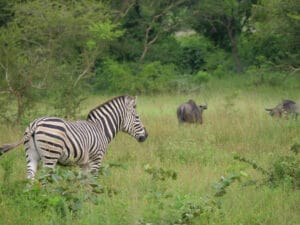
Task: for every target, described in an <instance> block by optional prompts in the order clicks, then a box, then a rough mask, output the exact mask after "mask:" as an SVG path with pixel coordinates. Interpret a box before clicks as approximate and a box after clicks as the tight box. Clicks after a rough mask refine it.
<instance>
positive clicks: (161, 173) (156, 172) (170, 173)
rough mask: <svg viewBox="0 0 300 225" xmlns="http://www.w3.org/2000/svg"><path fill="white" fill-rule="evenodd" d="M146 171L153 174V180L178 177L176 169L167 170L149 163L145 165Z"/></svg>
mask: <svg viewBox="0 0 300 225" xmlns="http://www.w3.org/2000/svg"><path fill="white" fill-rule="evenodd" d="M144 171H145V172H147V173H148V174H150V175H152V179H153V180H167V179H168V178H171V179H173V180H176V179H177V172H175V171H174V170H165V169H163V168H156V167H151V166H150V165H149V164H147V165H145V166H144Z"/></svg>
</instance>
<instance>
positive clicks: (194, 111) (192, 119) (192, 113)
mask: <svg viewBox="0 0 300 225" xmlns="http://www.w3.org/2000/svg"><path fill="white" fill-rule="evenodd" d="M205 109H207V104H205V105H197V104H196V103H195V102H194V100H192V99H190V100H189V101H188V102H185V103H183V104H181V105H180V106H179V107H178V108H177V118H178V122H179V124H182V123H184V122H186V123H200V124H202V123H203V117H202V113H203V110H205Z"/></svg>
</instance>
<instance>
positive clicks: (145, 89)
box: [135, 61, 176, 94]
mask: <svg viewBox="0 0 300 225" xmlns="http://www.w3.org/2000/svg"><path fill="white" fill-rule="evenodd" d="M175 73H176V71H175V66H174V65H173V64H167V65H162V64H161V63H160V62H159V61H155V62H151V63H148V64H146V65H144V66H143V68H142V71H141V73H140V74H138V75H136V80H135V91H136V92H140V93H141V92H142V93H148V94H153V93H157V92H165V91H168V90H170V84H171V81H172V80H173V79H174V78H175Z"/></svg>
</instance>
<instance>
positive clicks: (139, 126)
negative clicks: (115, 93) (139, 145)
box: [122, 96, 148, 142]
mask: <svg viewBox="0 0 300 225" xmlns="http://www.w3.org/2000/svg"><path fill="white" fill-rule="evenodd" d="M136 99H137V97H130V96H125V115H124V120H123V127H122V130H123V131H125V132H127V133H128V134H130V135H131V136H133V137H134V138H135V139H137V140H138V141H139V142H143V141H145V140H146V139H147V137H148V133H147V130H146V128H145V127H144V125H143V123H142V121H141V119H140V117H139V115H138V113H137V112H136Z"/></svg>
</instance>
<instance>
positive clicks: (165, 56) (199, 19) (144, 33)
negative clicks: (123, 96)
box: [0, 0, 300, 123]
mask: <svg viewBox="0 0 300 225" xmlns="http://www.w3.org/2000/svg"><path fill="white" fill-rule="evenodd" d="M0 5H1V7H0V88H1V97H0V101H1V105H2V107H1V112H0V114H1V118H4V120H6V121H7V120H8V121H10V122H16V123H20V122H22V119H23V118H25V117H26V115H28V114H32V112H31V108H32V106H33V105H34V104H36V103H37V102H43V101H44V102H46V105H47V106H49V107H50V108H55V109H57V110H58V111H57V112H56V113H57V114H58V115H60V116H64V117H74V116H75V115H76V113H77V112H76V109H78V106H79V105H80V103H81V102H82V100H83V99H84V98H86V97H87V96H89V95H90V94H91V93H93V94H99V93H100V94H103V93H113V94H117V93H130V94H157V93H162V92H164V93H166V92H167V93H170V92H173V93H174V92H186V91H190V90H195V89H199V87H200V86H201V84H203V83H205V82H208V81H209V80H210V79H211V78H213V77H216V78H222V77H225V76H228V77H231V76H234V75H238V76H242V77H244V79H246V80H251V81H252V82H253V84H255V85H261V84H264V83H267V84H271V85H279V84H281V83H282V82H285V81H286V80H287V79H289V77H291V76H299V46H300V45H299V30H300V17H299V11H300V6H299V2H298V1H296V0H279V1H278V0H264V1H257V0H247V1H246V0H245V1H237V0H227V1H223V0H217V1H213V2H211V1H207V0H202V1H193V0H169V1H161V0H156V1H148V0H143V1H138V0H127V1H100V0H86V1H80V0H79V1H50V0H45V1H38V0H29V1H23V0H1V1H0ZM12 101H13V102H16V104H13V105H12V104H8V103H10V102H12ZM8 111H9V112H10V113H9V115H7V113H6V112H8ZM46 111H47V110H46ZM11 112H14V113H11Z"/></svg>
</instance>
